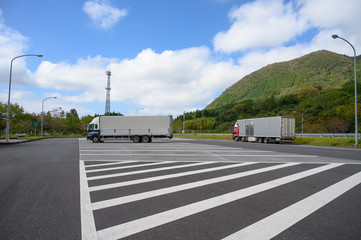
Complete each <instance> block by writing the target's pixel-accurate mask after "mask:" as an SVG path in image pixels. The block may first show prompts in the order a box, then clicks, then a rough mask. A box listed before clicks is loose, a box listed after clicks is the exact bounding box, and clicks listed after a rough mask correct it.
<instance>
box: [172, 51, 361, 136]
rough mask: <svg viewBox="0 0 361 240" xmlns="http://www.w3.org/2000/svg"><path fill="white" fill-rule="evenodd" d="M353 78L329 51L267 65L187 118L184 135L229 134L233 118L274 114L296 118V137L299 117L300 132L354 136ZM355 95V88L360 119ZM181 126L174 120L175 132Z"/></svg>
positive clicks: (348, 65)
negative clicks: (197, 133) (189, 133)
mask: <svg viewBox="0 0 361 240" xmlns="http://www.w3.org/2000/svg"><path fill="white" fill-rule="evenodd" d="M360 60H361V59H360V57H358V59H357V69H358V71H357V76H358V78H359V77H360V75H361V71H360V69H361V61H360ZM353 74H354V68H353V58H351V57H347V56H344V55H339V54H336V53H332V52H329V51H318V52H314V53H311V54H308V55H306V56H303V57H301V58H298V59H295V60H292V61H288V62H283V63H275V64H271V65H269V66H266V67H264V68H262V69H260V70H258V71H256V72H254V73H251V74H250V75H248V76H246V77H244V78H243V79H241V80H240V81H238V82H237V83H235V84H234V85H232V86H231V87H230V88H228V89H227V90H226V91H224V92H223V93H222V94H221V96H220V97H218V98H217V99H215V100H214V101H213V102H212V103H211V104H210V105H208V106H207V107H206V108H205V109H204V110H198V111H195V112H189V113H186V128H185V129H186V132H201V131H202V132H229V131H230V129H231V128H232V126H233V124H234V122H235V121H236V120H237V119H243V118H255V117H268V116H278V115H282V116H293V117H296V125H297V132H301V119H302V115H303V118H304V133H317V132H339V133H340V132H341V133H342V132H354V124H355V115H354V113H355V111H354V109H355V104H354V100H355V99H354V75H353ZM358 82H360V81H358ZM360 96H361V84H360V83H358V115H359V116H360V114H361V97H360ZM182 122H183V116H178V117H177V118H176V119H175V121H174V131H176V132H178V131H179V130H180V129H182V128H183V125H182V124H183V123H182ZM359 125H360V121H359ZM359 129H360V127H359Z"/></svg>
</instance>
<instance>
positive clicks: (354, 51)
mask: <svg viewBox="0 0 361 240" xmlns="http://www.w3.org/2000/svg"><path fill="white" fill-rule="evenodd" d="M332 37H333V38H334V39H336V38H340V39H342V40H344V41H345V42H347V43H348V44H350V46H351V47H352V49H353V53H354V57H353V61H354V69H355V146H358V130H357V80H356V50H355V48H354V47H353V46H352V44H351V43H350V42H349V41H347V40H346V39H344V38H342V37H340V36H338V35H337V34H334V35H332Z"/></svg>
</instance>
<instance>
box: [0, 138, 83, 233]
mask: <svg viewBox="0 0 361 240" xmlns="http://www.w3.org/2000/svg"><path fill="white" fill-rule="evenodd" d="M78 143H79V140H78V139H76V138H74V139H44V140H39V141H33V142H26V143H21V144H15V145H0V226H1V227H0V239H3V240H5V239H81V234H80V229H81V227H80V209H79V205H80V203H79V198H80V197H79V147H78Z"/></svg>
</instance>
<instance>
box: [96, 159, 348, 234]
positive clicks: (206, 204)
mask: <svg viewBox="0 0 361 240" xmlns="http://www.w3.org/2000/svg"><path fill="white" fill-rule="evenodd" d="M341 165H343V164H336V163H332V164H328V165H325V166H321V167H318V168H314V169H311V170H307V171H304V172H301V173H296V174H292V175H290V176H286V177H283V178H279V179H276V180H272V181H269V182H266V183H262V184H258V185H255V186H252V187H248V188H245V189H241V190H238V191H234V192H230V193H227V194H224V195H221V196H217V197H214V198H210V199H206V200H203V201H199V202H196V203H192V204H188V205H185V206H182V207H178V208H175V209H171V210H168V211H164V212H161V213H158V214H154V215H151V216H147V217H144V218H140V219H137V220H134V221H130V222H127V223H124V224H120V225H117V226H113V227H109V228H106V229H102V230H100V231H98V232H97V235H98V237H99V238H101V239H119V238H123V237H127V236H130V235H133V234H136V233H139V232H141V231H145V230H147V229H151V228H154V227H157V226H160V225H163V224H166V223H169V222H173V221H175V220H178V219H181V218H184V217H188V216H190V215H193V214H196V213H200V212H203V211H206V210H208V209H211V208H215V207H217V206H221V205H224V204H227V203H230V202H233V201H236V200H239V199H242V198H245V197H248V196H251V195H253V194H256V193H260V192H263V191H266V190H269V189H272V188H275V187H278V186H281V185H284V184H287V183H290V182H293V181H296V180H299V179H302V178H305V177H308V176H311V175H314V174H317V173H320V172H323V171H326V170H329V169H332V168H336V167H338V166H341Z"/></svg>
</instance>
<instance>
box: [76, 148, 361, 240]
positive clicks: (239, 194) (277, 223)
mask: <svg viewBox="0 0 361 240" xmlns="http://www.w3.org/2000/svg"><path fill="white" fill-rule="evenodd" d="M79 146H80V149H79V155H80V165H79V166H80V192H81V221H82V238H83V239H122V238H129V239H270V238H273V237H276V236H277V235H279V234H281V233H282V232H284V231H286V230H289V229H291V228H292V227H293V226H295V225H296V224H297V223H298V222H300V221H303V220H305V219H307V218H308V217H309V216H310V215H311V214H313V213H314V212H316V211H318V210H319V209H321V208H323V207H325V205H327V204H328V203H330V202H331V201H333V200H335V199H337V198H338V197H340V196H341V195H343V194H344V193H346V192H351V193H352V192H353V191H354V189H360V183H361V165H360V164H345V163H342V162H324V163H320V162H319V161H318V160H317V159H318V157H317V156H307V155H306V156H305V155H292V154H281V153H277V152H272V151H254V150H247V149H241V148H231V147H216V146H210V145H200V144H189V143H182V142H170V143H163V142H161V143H154V144H134V143H121V144H107V143H104V144H92V143H89V142H86V141H80V144H79ZM172 154H174V155H172ZM174 156H177V157H174ZM234 156H238V157H239V156H241V157H240V158H238V157H237V158H235V157H234ZM244 156H253V157H244ZM254 156H257V157H254ZM284 156H288V158H292V159H296V160H305V159H306V160H309V159H313V160H315V161H314V162H316V163H310V162H309V161H306V162H304V161H284V160H281V161H277V160H278V159H284V158H286V157H284ZM255 159H256V160H257V161H253V160H255Z"/></svg>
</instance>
